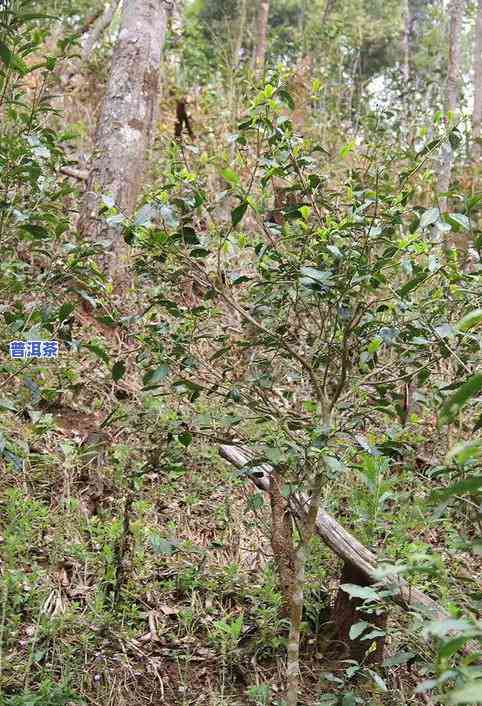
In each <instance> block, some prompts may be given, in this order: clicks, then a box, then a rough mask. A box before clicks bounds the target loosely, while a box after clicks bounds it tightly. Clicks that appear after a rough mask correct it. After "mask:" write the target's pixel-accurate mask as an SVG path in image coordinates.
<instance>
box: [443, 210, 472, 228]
mask: <svg viewBox="0 0 482 706" xmlns="http://www.w3.org/2000/svg"><path fill="white" fill-rule="evenodd" d="M447 221H448V222H449V223H450V225H454V226H456V228H457V230H458V229H459V228H463V229H464V230H470V221H469V219H468V218H467V216H466V215H465V214H463V213H448V214H447Z"/></svg>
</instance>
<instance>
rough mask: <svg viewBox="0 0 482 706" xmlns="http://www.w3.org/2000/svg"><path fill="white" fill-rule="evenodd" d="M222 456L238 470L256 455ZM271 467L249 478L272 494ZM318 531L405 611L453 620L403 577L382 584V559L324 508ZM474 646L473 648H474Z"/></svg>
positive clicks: (243, 451) (301, 499)
mask: <svg viewBox="0 0 482 706" xmlns="http://www.w3.org/2000/svg"><path fill="white" fill-rule="evenodd" d="M219 453H220V455H221V456H222V457H223V458H224V459H226V460H227V461H229V463H231V464H232V465H233V466H236V467H237V468H240V469H242V468H244V467H245V466H249V464H250V462H251V461H252V459H253V458H254V455H253V454H252V452H251V451H250V450H249V449H247V448H246V447H245V446H230V445H229V446H228V445H222V446H220V448H219ZM272 470H273V469H272V468H271V466H269V465H268V464H262V465H260V466H256V467H252V468H250V469H249V470H248V472H247V476H248V477H249V478H250V480H251V481H253V483H254V484H255V485H256V486H257V487H258V488H260V490H263V491H265V492H269V484H270V474H271V472H272ZM290 501H291V508H292V511H293V512H294V513H295V515H297V516H298V517H300V518H302V517H303V516H304V514H305V513H306V508H307V507H308V503H309V499H308V497H307V496H306V495H304V494H302V493H299V494H295V495H293V496H291V498H290ZM316 532H317V534H318V535H319V536H320V537H321V539H322V540H323V541H324V542H325V544H326V545H327V546H328V547H330V549H331V550H332V551H333V552H334V553H335V554H336V555H337V556H338V557H340V559H343V561H344V562H345V563H347V564H350V565H352V566H353V567H355V568H356V569H358V571H360V572H361V573H362V574H363V575H364V576H365V577H366V579H367V583H371V584H374V583H382V584H383V585H384V586H386V587H387V588H391V589H395V590H394V591H393V595H392V599H393V600H394V601H395V602H396V603H397V604H398V605H400V606H401V607H402V608H404V609H405V610H410V609H412V610H416V611H418V612H422V613H423V614H424V615H425V616H427V617H428V618H430V619H432V620H445V619H447V618H449V617H451V616H450V615H449V614H448V613H447V612H446V611H445V610H444V609H443V608H442V607H441V606H440V605H439V604H438V603H437V602H436V601H434V600H433V599H432V598H430V597H429V596H427V595H426V594H425V593H422V591H420V590H419V589H418V588H415V587H413V586H410V585H409V584H408V583H407V582H406V581H405V580H404V579H402V578H401V577H396V578H393V577H388V578H385V579H383V580H382V581H380V577H379V574H378V569H379V566H378V560H377V557H376V556H375V554H373V553H372V552H371V551H370V550H369V549H367V548H366V547H364V546H363V544H361V542H359V541H358V539H356V537H354V536H353V535H352V534H350V532H348V531H347V530H346V529H345V528H344V527H342V526H341V525H340V523H339V522H337V520H335V518H334V517H332V516H331V515H330V514H329V513H328V512H326V510H323V509H322V508H320V509H319V511H318V516H317V518H316ZM471 647H473V646H472V645H471Z"/></svg>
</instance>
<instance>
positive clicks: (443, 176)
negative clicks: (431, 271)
mask: <svg viewBox="0 0 482 706" xmlns="http://www.w3.org/2000/svg"><path fill="white" fill-rule="evenodd" d="M464 6H465V0H451V1H450V5H449V18H450V24H449V56H448V67H447V88H446V96H445V113H446V115H447V121H453V116H454V114H455V112H456V110H457V104H458V97H459V96H458V93H459V88H460V44H461V41H460V40H461V34H462V15H463V10H464ZM447 125H449V122H447ZM451 175H452V148H451V146H450V142H449V141H448V140H446V142H445V144H444V145H443V148H442V158H441V160H440V169H439V176H438V182H437V191H438V193H442V194H443V193H445V192H447V191H448V189H449V186H450V177H451ZM439 205H440V210H441V211H446V210H447V197H446V196H442V198H441V199H440V201H439Z"/></svg>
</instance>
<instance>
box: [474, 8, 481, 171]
mask: <svg viewBox="0 0 482 706" xmlns="http://www.w3.org/2000/svg"><path fill="white" fill-rule="evenodd" d="M473 66H474V110H473V113H472V159H473V160H474V162H476V163H478V162H479V160H480V144H479V143H478V142H477V140H479V139H480V125H481V123H482V0H479V2H478V6H477V17H476V20H475V40H474V61H473Z"/></svg>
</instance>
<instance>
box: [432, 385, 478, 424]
mask: <svg viewBox="0 0 482 706" xmlns="http://www.w3.org/2000/svg"><path fill="white" fill-rule="evenodd" d="M481 390H482V373H477V374H476V375H472V376H471V377H470V378H469V379H468V380H466V381H465V382H464V383H463V385H461V386H460V387H459V388H458V389H457V390H456V391H455V392H454V394H453V395H451V396H450V397H449V398H448V399H447V400H445V402H444V404H443V405H442V408H441V410H440V423H441V424H449V423H450V422H451V421H452V420H453V418H454V417H455V415H456V414H457V413H458V412H459V411H460V410H461V409H462V407H463V406H464V405H465V403H466V402H468V401H469V400H470V399H471V398H472V397H475V395H477V394H478V393H479V392H480V391H481Z"/></svg>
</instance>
